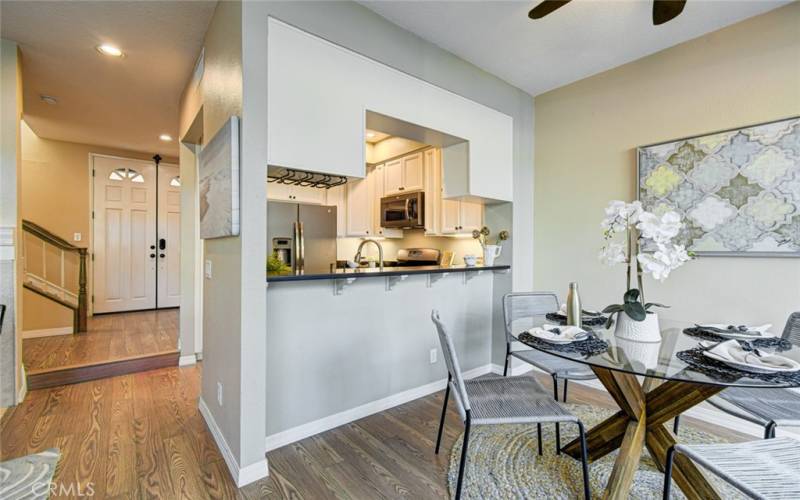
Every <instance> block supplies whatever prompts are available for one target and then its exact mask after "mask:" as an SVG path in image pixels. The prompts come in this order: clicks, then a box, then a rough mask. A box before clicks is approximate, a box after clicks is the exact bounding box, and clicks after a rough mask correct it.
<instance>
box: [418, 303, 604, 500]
mask: <svg viewBox="0 0 800 500" xmlns="http://www.w3.org/2000/svg"><path fill="white" fill-rule="evenodd" d="M431 320H433V323H434V325H436V332H437V334H438V335H439V343H440V344H441V346H442V354H443V356H444V360H445V363H446V364H447V389H446V390H445V393H444V404H443V405H442V417H441V420H440V421H439V433H438V435H437V437H436V451H435V452H436V453H437V454H438V453H439V446H440V445H441V443H442V431H443V430H444V421H445V416H446V415H447V401H448V400H449V398H450V393H451V392H452V393H453V397H454V399H455V401H456V405H457V407H458V412H459V413H460V415H461V421H462V422H463V423H464V442H463V443H462V446H461V461H460V462H459V465H458V479H457V480H456V494H455V497H454V498H456V500H458V499H459V498H461V486H462V482H463V480H464V469H465V466H466V462H467V449H468V446H469V432H470V428H471V427H472V426H473V425H493V424H528V423H535V424H538V425H540V426H541V424H543V423H558V422H565V423H566V422H570V423H573V424H576V425H577V426H578V436H579V438H580V442H581V466H582V470H583V493H584V496H585V497H586V498H587V499H589V498H591V492H590V490H589V461H588V455H587V448H586V432H585V430H584V427H583V423H581V421H580V420H579V419H578V418H577V417H576V416H574V415H573V414H571V413H570V412H569V411H567V409H566V408H564V407H563V406H561V405H560V404H559V403H558V402H557V401H554V400H553V399H551V398H550V396H549V395H548V394H547V392H545V390H544V388H543V387H542V386H541V385H540V384H539V383H538V382H537V381H536V380H535V379H534V378H533V377H529V376H520V377H499V376H489V377H486V378H480V379H474V380H466V381H465V380H464V378H463V376H462V374H461V367H460V365H459V364H458V356H457V355H456V350H455V347H454V346H453V340H452V338H451V337H450V335H449V334H448V333H447V328H446V327H445V326H444V324H443V323H442V321H441V320H440V319H439V312H438V311H436V310H434V311H432V312H431ZM538 441H539V454H540V455H541V454H542V436H541V428H540V429H539V436H538Z"/></svg>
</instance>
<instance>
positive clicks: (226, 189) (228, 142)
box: [198, 116, 239, 239]
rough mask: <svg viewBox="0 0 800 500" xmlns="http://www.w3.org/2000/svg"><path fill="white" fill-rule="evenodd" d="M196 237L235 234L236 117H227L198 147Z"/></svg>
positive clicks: (207, 237)
mask: <svg viewBox="0 0 800 500" xmlns="http://www.w3.org/2000/svg"><path fill="white" fill-rule="evenodd" d="M199 164H200V167H199V170H200V171H199V182H198V188H199V191H200V193H199V194H200V238H203V239H209V238H225V237H227V236H236V235H238V234H239V119H238V118H237V117H235V116H234V117H231V118H230V119H229V120H228V121H227V122H226V123H225V125H223V126H222V128H220V130H219V131H218V132H217V134H216V135H215V136H214V138H213V139H211V140H210V141H209V142H208V144H206V145H205V146H203V149H202V150H201V151H200V159H199Z"/></svg>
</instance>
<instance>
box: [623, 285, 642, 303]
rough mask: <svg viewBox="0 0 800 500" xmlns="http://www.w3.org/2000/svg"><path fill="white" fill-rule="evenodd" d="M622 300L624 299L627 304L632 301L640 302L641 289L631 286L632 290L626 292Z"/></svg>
mask: <svg viewBox="0 0 800 500" xmlns="http://www.w3.org/2000/svg"><path fill="white" fill-rule="evenodd" d="M622 300H624V301H625V303H626V304H630V303H632V302H638V301H639V290H637V289H635V288H631V289H630V290H628V291H627V292H625V295H623V296H622Z"/></svg>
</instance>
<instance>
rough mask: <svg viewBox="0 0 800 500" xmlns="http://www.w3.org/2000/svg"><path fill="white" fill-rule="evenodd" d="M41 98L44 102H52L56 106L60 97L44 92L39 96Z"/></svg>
mask: <svg viewBox="0 0 800 500" xmlns="http://www.w3.org/2000/svg"><path fill="white" fill-rule="evenodd" d="M39 99H41V100H42V102H44V103H47V104H50V105H51V106H55V105H56V104H58V99H56V98H55V97H53V96H51V95H44V94H42V95H40V96H39Z"/></svg>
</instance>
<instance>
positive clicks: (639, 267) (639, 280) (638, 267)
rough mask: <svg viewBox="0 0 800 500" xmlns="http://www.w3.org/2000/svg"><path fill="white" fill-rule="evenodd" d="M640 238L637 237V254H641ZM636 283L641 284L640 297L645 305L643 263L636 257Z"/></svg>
mask: <svg viewBox="0 0 800 500" xmlns="http://www.w3.org/2000/svg"><path fill="white" fill-rule="evenodd" d="M639 248H640V247H639V238H638V237H637V238H636V255H639ZM636 283H637V285H638V286H639V299H640V300H641V301H642V305H644V284H643V283H642V265H641V264H640V263H639V259H638V258H637V259H636Z"/></svg>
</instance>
